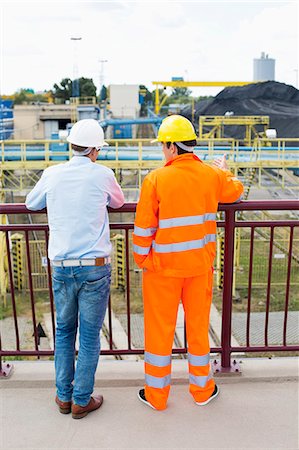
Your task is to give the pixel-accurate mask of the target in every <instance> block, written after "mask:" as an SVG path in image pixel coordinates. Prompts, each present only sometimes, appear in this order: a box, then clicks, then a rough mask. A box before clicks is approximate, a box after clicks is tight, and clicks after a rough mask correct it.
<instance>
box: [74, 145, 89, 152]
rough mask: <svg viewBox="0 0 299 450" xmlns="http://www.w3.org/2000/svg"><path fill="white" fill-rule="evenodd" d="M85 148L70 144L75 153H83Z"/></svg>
mask: <svg viewBox="0 0 299 450" xmlns="http://www.w3.org/2000/svg"><path fill="white" fill-rule="evenodd" d="M86 148H87V147H81V146H80V145H76V144H72V149H73V150H75V152H84V150H86Z"/></svg>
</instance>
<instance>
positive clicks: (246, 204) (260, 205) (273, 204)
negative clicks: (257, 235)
mask: <svg viewBox="0 0 299 450" xmlns="http://www.w3.org/2000/svg"><path fill="white" fill-rule="evenodd" d="M136 205H137V203H125V204H124V205H123V206H122V207H121V208H118V209H113V208H108V210H109V212H122V213H134V212H135V211H136ZM286 209H287V210H299V200H244V201H240V202H238V203H230V204H228V203H219V206H218V211H263V210H270V211H283V210H286ZM46 212H47V210H46V209H41V210H38V211H32V210H29V209H27V208H26V206H25V204H24V203H0V214H43V213H46Z"/></svg>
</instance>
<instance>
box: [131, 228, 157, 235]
mask: <svg viewBox="0 0 299 450" xmlns="http://www.w3.org/2000/svg"><path fill="white" fill-rule="evenodd" d="M156 231H157V228H141V227H137V226H136V225H135V226H134V234H136V236H142V237H149V236H153V234H155V232H156Z"/></svg>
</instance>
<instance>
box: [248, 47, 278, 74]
mask: <svg viewBox="0 0 299 450" xmlns="http://www.w3.org/2000/svg"><path fill="white" fill-rule="evenodd" d="M274 80H275V59H273V58H269V55H266V54H265V52H262V54H261V57H260V58H255V59H254V60H253V81H274Z"/></svg>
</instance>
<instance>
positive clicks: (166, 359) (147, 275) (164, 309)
mask: <svg viewBox="0 0 299 450" xmlns="http://www.w3.org/2000/svg"><path fill="white" fill-rule="evenodd" d="M182 283H183V279H180V278H176V279H175V278H172V277H162V276H161V275H157V274H156V273H154V272H151V271H146V272H144V273H143V300H144V334H145V354H144V363H145V364H144V366H145V397H146V399H147V400H148V401H149V402H150V403H151V404H152V405H153V406H154V407H155V408H156V409H160V410H161V409H165V408H166V403H167V399H168V395H169V390H170V377H171V350H172V344H173V338H174V331H175V326H176V318H177V310H178V305H179V302H180V298H181V291H182Z"/></svg>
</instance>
